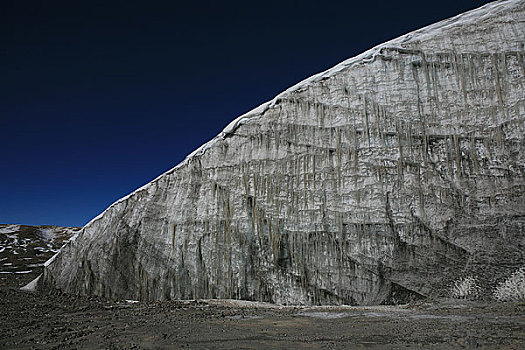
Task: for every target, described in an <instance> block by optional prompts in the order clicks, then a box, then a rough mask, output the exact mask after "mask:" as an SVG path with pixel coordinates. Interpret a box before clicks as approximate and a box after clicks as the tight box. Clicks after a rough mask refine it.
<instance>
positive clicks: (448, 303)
mask: <svg viewBox="0 0 525 350" xmlns="http://www.w3.org/2000/svg"><path fill="white" fill-rule="evenodd" d="M5 227H6V225H2V226H0V230H3V231H0V242H2V243H1V244H2V248H3V247H5V249H4V250H3V251H2V252H1V253H0V254H2V255H1V256H0V257H1V259H5V260H3V261H9V262H8V263H6V264H1V265H0V271H1V272H2V274H1V276H2V279H1V280H0V282H1V284H0V348H1V349H179V348H188V349H290V348H299V349H345V348H350V349H354V348H366V349H421V348H425V349H462V348H464V349H474V348H481V349H523V348H525V304H524V303H485V302H479V301H467V300H451V299H447V300H424V301H419V302H417V303H414V304H409V305H403V306H369V307H354V306H352V307H350V306H348V307H345V306H343V307H279V306H276V305H271V304H265V303H251V302H243V301H235V300H222V301H221V300H192V301H171V302H159V303H143V302H135V301H132V300H121V301H107V300H103V299H99V298H92V297H91V298H88V297H74V296H69V295H64V294H60V293H51V294H39V293H28V292H22V291H20V290H19V288H20V287H21V286H23V285H25V284H26V283H28V282H30V281H31V280H32V279H34V278H35V277H37V276H38V274H39V273H41V271H42V267H41V264H42V263H43V262H44V261H45V260H46V259H47V258H49V257H50V256H51V255H52V254H53V251H54V250H56V249H57V248H58V247H57V245H54V244H55V243H56V242H58V241H56V240H53V239H51V240H47V241H46V239H45V237H44V236H41V235H39V232H40V231H39V230H38V229H33V230H30V229H29V228H28V227H27V226H26V227H25V229H23V230H19V229H17V230H13V228H14V227H11V232H10V233H6V232H4V231H7V230H6V229H5ZM22 228H24V227H22ZM31 232H32V233H31ZM68 232H69V235H71V231H68ZM18 234H20V236H18ZM7 236H9V237H7ZM63 239H66V237H63ZM63 239H62V241H63ZM15 240H16V241H17V242H19V243H20V242H27V244H26V249H25V250H24V249H23V248H16V244H13V243H10V244H6V243H5V242H14V241H15ZM24 240H25V241H24ZM42 242H52V243H51V247H49V246H45V245H42ZM53 242H55V243H53ZM32 245H33V246H35V248H32ZM8 246H11V248H7V247H8ZM19 246H20V245H19ZM36 247H42V248H44V249H47V251H42V250H41V249H36ZM0 249H1V248H0ZM15 251H16V252H18V254H15V253H14V252H15ZM18 256H20V258H19V257H18ZM9 263H11V264H9ZM29 264H31V267H29ZM29 270H31V271H29ZM16 271H29V272H27V273H15V272H16ZM6 272H7V273H6Z"/></svg>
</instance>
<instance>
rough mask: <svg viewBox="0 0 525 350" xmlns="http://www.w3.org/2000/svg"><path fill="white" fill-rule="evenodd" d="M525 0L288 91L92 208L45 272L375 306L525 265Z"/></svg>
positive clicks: (78, 287) (54, 278) (141, 295)
mask: <svg viewBox="0 0 525 350" xmlns="http://www.w3.org/2000/svg"><path fill="white" fill-rule="evenodd" d="M524 45H525V1H501V2H495V3H491V4H488V5H486V6H484V7H481V8H479V9H477V10H473V11H470V12H467V13H465V14H462V15H460V16H457V17H454V18H451V19H448V20H445V21H442V22H439V23H437V24H434V25H431V26H429V27H426V28H423V29H421V30H418V31H415V32H412V33H409V34H407V35H404V36H402V37H400V38H397V39H395V40H392V41H390V42H387V43H385V44H382V45H380V46H378V47H375V48H373V49H371V50H369V51H367V52H365V53H363V54H361V55H359V56H357V57H354V58H351V59H349V60H347V61H345V62H342V63H341V64H339V65H337V66H336V67H334V68H332V69H330V70H328V71H326V72H323V73H321V74H318V75H316V76H313V77H311V78H309V79H307V80H305V81H304V82H302V83H300V84H298V85H296V86H294V87H292V88H290V89H288V90H287V91H285V92H283V93H282V94H280V95H279V96H277V97H276V98H275V99H274V100H272V101H270V102H268V103H266V104H264V105H262V106H260V107H259V108H257V109H255V110H253V111H251V112H249V113H248V114H246V115H244V116H241V117H239V118H238V119H236V120H235V121H234V122H232V123H231V124H230V125H229V126H228V127H227V128H226V129H225V130H224V131H223V132H222V133H221V134H220V135H218V136H217V137H216V138H214V139H213V140H212V141H210V142H209V143H208V144H206V145H204V146H202V147H201V148H200V149H198V150H196V151H195V152H194V153H192V154H191V155H190V156H188V158H187V159H186V160H185V161H184V162H183V163H182V164H180V165H178V166H177V167H175V168H174V169H172V170H170V171H168V172H166V173H165V174H163V175H161V176H160V177H158V178H157V179H155V180H153V181H152V182H150V183H149V184H147V185H145V186H144V187H142V188H140V189H138V190H137V191H135V192H134V193H132V194H131V195H129V196H127V197H125V198H123V199H121V200H119V201H118V202H116V203H115V204H113V205H112V206H111V207H109V208H108V209H107V210H106V211H105V212H104V213H102V214H101V215H100V216H99V217H97V218H95V219H94V220H93V221H91V222H90V223H89V224H88V225H86V226H85V227H84V229H83V230H82V231H81V232H80V233H79V234H78V235H77V236H75V237H74V238H73V239H72V240H71V241H70V242H69V243H68V244H67V245H66V246H65V247H63V248H62V250H61V252H59V254H57V255H56V256H55V257H54V258H53V259H51V260H50V261H48V262H47V263H46V269H45V272H44V278H43V279H42V281H43V284H42V286H48V287H53V288H59V289H61V290H63V291H66V292H69V293H79V294H96V295H101V296H106V297H110V298H126V299H143V300H163V299H180V298H183V299H186V298H237V299H247V300H260V301H270V302H275V303H285V304H343V303H345V304H372V303H382V302H395V301H403V300H406V298H407V297H411V296H416V295H422V296H432V295H443V294H445V293H446V291H447V289H448V288H449V286H450V285H451V284H452V283H453V282H454V281H455V280H457V279H459V278H462V277H465V276H475V277H476V278H477V280H478V282H479V284H480V285H481V286H482V288H485V289H484V291H485V294H486V293H488V291H489V289H490V288H491V286H494V285H495V284H496V283H497V282H498V281H500V280H502V279H504V278H505V277H506V276H508V275H509V274H510V273H512V272H514V271H515V270H516V269H517V268H518V267H519V266H521V265H522V264H523V263H524V255H525V254H524V253H525V139H524V133H525V64H524V59H525V49H524Z"/></svg>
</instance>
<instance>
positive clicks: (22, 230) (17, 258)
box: [0, 224, 81, 286]
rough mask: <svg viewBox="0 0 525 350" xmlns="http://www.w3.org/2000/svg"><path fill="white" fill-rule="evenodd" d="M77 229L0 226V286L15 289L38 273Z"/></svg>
mask: <svg viewBox="0 0 525 350" xmlns="http://www.w3.org/2000/svg"><path fill="white" fill-rule="evenodd" d="M80 229H81V228H80V227H59V226H47V225H46V226H26V225H11V224H0V285H2V286H5V285H10V286H19V285H17V284H23V283H25V282H26V281H27V280H30V279H31V278H32V277H35V276H37V275H38V274H40V273H42V268H43V265H44V262H45V261H46V260H48V259H49V258H50V257H51V256H53V255H54V254H55V253H56V252H58V250H59V249H60V247H61V246H62V245H63V244H64V243H65V242H66V241H67V240H68V239H69V238H71V236H73V235H74V234H75V233H76V232H78V231H79V230H80ZM13 277H15V278H13ZM18 282H19V283H18Z"/></svg>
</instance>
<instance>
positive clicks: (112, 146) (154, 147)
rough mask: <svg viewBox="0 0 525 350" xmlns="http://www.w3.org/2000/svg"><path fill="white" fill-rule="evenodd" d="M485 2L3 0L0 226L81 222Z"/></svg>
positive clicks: (0, 16)
mask: <svg viewBox="0 0 525 350" xmlns="http://www.w3.org/2000/svg"><path fill="white" fill-rule="evenodd" d="M486 2H487V1H469V0H461V1H459V0H454V1H449V0H442V1H428V2H427V1H421V0H419V1H408V0H406V1H405V0H400V1H359V2H357V1H349V0H346V1H328V0H324V1H313V0H312V1H298V0H297V1H285V0H283V1H258V2H253V4H252V2H250V1H211V0H209V1H189V2H187V3H183V2H179V1H155V0H149V1H144V0H143V1H133V0H126V1H124V0H122V1H112V0H106V1H71V0H69V1H56V0H55V1H45V0H41V1H33V0H24V1H20V0H0V132H1V133H0V223H23V224H29V225H36V224H52V225H62V226H73V225H74V226H82V225H84V224H85V223H87V222H88V221H89V220H90V219H91V218H93V217H94V216H96V215H97V214H99V213H100V212H101V211H102V210H104V209H105V208H106V207H107V206H109V205H110V204H111V203H112V202H114V201H115V200H117V199H118V198H120V197H122V196H124V195H126V194H127V193H129V192H131V191H133V190H134V189H136V188H137V187H140V186H142V185H143V184H144V183H146V182H148V181H150V180H152V179H153V178H155V177H157V176H158V175H159V174H161V173H162V172H164V171H166V170H168V169H170V168H171V167H173V166H175V165H176V164H177V163H179V162H180V161H182V160H183V159H184V157H185V156H186V155H187V154H188V153H190V152H191V151H192V150H194V149H195V148H197V147H198V146H200V145H201V144H202V143H204V142H206V141H208V140H209V139H211V138H212V137H214V136H215V135H216V134H217V133H219V132H220V131H221V130H222V129H223V127H224V126H226V125H227V124H228V123H229V122H230V121H231V120H232V119H234V118H235V117H237V116H238V115H240V114H243V113H244V112H247V111H248V110H250V109H252V108H255V107H257V106H258V105H259V104H261V103H263V102H265V101H267V100H269V99H271V98H273V97H274V96H275V95H277V94H278V93H279V92H281V91H282V90H284V89H286V88H287V87H289V86H291V85H293V84H295V83H297V82H299V81H301V80H303V79H305V78H307V77H308V76H310V75H313V74H315V73H317V72H319V71H322V70H325V69H327V68H329V67H331V66H333V65H335V64H337V63H338V62H340V61H343V60H344V59H346V58H349V57H352V56H354V55H356V54H359V53H360V52H362V51H364V50H366V49H368V48H370V47H372V46H375V45H376V44H379V43H381V42H384V41H386V40H389V39H392V38H394V37H396V36H399V35H402V34H404V33H406V32H409V31H411V30H414V29H417V28H420V27H422V26H425V25H427V24H430V23H433V22H436V21H438V20H441V19H445V18H448V17H451V16H453V15H456V14H458V13H461V12H464V11H466V10H469V9H472V8H475V7H479V6H481V5H483V4H484V3H486Z"/></svg>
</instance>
